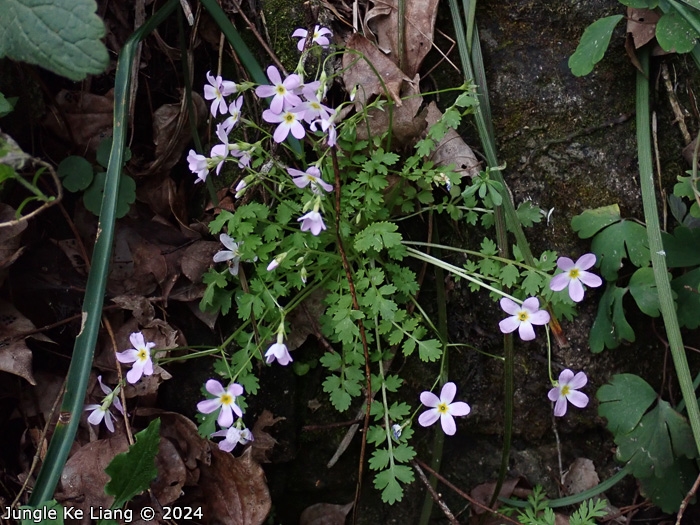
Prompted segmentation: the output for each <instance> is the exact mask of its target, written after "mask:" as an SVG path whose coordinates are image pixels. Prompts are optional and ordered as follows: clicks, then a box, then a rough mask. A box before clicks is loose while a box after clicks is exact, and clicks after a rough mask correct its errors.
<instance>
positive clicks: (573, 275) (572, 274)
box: [569, 268, 581, 279]
mask: <svg viewBox="0 0 700 525" xmlns="http://www.w3.org/2000/svg"><path fill="white" fill-rule="evenodd" d="M580 273H581V271H580V270H579V269H578V268H572V269H571V270H569V279H578V278H579V274H580Z"/></svg>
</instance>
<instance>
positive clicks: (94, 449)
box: [56, 434, 129, 524]
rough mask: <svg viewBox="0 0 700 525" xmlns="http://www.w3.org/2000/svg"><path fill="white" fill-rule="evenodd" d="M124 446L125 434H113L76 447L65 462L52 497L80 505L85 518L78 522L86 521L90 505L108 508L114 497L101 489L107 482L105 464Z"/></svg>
mask: <svg viewBox="0 0 700 525" xmlns="http://www.w3.org/2000/svg"><path fill="white" fill-rule="evenodd" d="M128 448H129V444H128V442H127V440H126V436H125V435H123V434H120V435H115V436H112V437H110V438H108V439H100V440H98V441H92V442H91V443H88V444H87V445H85V446H83V447H80V448H79V449H78V450H77V451H76V452H75V453H74V454H73V455H72V456H71V457H70V458H69V459H68V461H67V462H66V466H65V467H64V468H63V473H62V474H61V489H60V492H59V493H57V494H56V500H57V501H58V502H59V503H64V505H67V506H71V507H76V508H80V509H82V510H83V516H84V517H85V519H83V520H82V521H80V522H79V523H85V524H88V523H90V519H89V518H90V509H91V508H93V509H94V508H97V507H104V508H109V506H110V505H111V504H112V501H113V500H114V498H113V497H112V496H108V495H107V494H105V490H104V488H105V485H106V484H107V483H108V482H109V476H108V475H107V473H105V468H106V467H107V465H109V463H110V461H112V459H113V458H114V456H116V455H117V454H121V453H122V452H126V451H127V450H128Z"/></svg>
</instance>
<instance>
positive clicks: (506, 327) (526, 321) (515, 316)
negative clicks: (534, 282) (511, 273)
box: [498, 297, 549, 341]
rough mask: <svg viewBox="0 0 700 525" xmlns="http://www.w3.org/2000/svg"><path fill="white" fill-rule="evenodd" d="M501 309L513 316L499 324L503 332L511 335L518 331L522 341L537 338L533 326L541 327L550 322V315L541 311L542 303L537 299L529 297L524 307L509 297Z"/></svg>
mask: <svg viewBox="0 0 700 525" xmlns="http://www.w3.org/2000/svg"><path fill="white" fill-rule="evenodd" d="M501 308H503V310H504V311H505V312H506V313H507V314H510V315H511V317H507V318H506V319H503V321H501V322H500V323H498V326H499V328H500V329H501V332H503V333H504V334H509V333H511V332H514V331H515V330H516V329H517V330H518V334H520V339H522V340H523V341H532V340H533V339H534V338H535V329H534V328H532V325H533V324H538V325H541V324H547V323H548V322H549V313H548V312H546V311H545V310H540V302H539V300H538V299H537V297H528V298H527V299H525V301H524V302H523V304H522V306H521V305H519V304H518V303H516V302H515V301H513V300H511V299H508V298H507V297H503V298H502V299H501Z"/></svg>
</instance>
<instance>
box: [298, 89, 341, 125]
mask: <svg viewBox="0 0 700 525" xmlns="http://www.w3.org/2000/svg"><path fill="white" fill-rule="evenodd" d="M304 97H305V98H306V102H302V103H301V105H299V111H300V113H301V114H302V117H301V118H302V119H304V120H305V121H306V123H307V124H311V123H312V122H313V121H314V120H322V121H323V120H330V119H331V117H332V116H334V115H335V110H334V109H331V108H329V107H328V106H324V105H323V104H321V102H320V101H319V100H318V97H317V96H316V93H314V92H313V91H311V90H308V91H307V90H304ZM324 131H325V130H324Z"/></svg>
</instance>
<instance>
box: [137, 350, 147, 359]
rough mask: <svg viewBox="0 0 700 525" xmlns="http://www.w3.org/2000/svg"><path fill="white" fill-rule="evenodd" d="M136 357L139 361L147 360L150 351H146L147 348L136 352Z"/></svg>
mask: <svg viewBox="0 0 700 525" xmlns="http://www.w3.org/2000/svg"><path fill="white" fill-rule="evenodd" d="M136 359H138V360H139V361H146V360H147V359H148V352H146V349H145V348H142V349H141V350H139V353H138V354H136Z"/></svg>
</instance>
